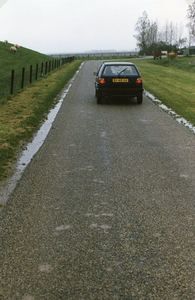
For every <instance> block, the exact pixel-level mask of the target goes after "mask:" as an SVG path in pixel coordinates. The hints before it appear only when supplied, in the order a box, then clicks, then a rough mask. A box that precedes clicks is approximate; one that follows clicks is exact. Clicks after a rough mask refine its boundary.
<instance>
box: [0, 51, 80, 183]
mask: <svg viewBox="0 0 195 300" xmlns="http://www.w3.org/2000/svg"><path fill="white" fill-rule="evenodd" d="M3 46H4V45H3ZM20 50H21V49H20ZM20 50H19V51H20ZM25 51H26V52H28V50H27V49H26V50H25ZM29 51H30V50H29ZM17 54H19V52H18V53H17ZM17 54H16V55H17ZM16 55H15V57H16ZM29 55H30V56H31V60H32V59H34V61H36V62H37V60H38V59H39V61H42V60H43V55H42V54H39V53H37V52H34V51H30V52H29ZM39 55H40V57H39ZM32 56H34V57H33V58H32ZM44 58H45V59H48V57H47V56H44ZM23 59H24V61H26V62H28V63H29V57H28V58H25V57H23ZM23 59H22V60H21V61H20V60H18V61H20V65H19V62H18V61H17V66H19V67H20V69H21V68H22V67H23ZM80 64H81V61H73V62H72V63H70V64H65V65H64V66H63V67H61V68H60V69H58V70H56V71H53V72H52V73H50V74H49V75H47V76H44V78H41V79H40V80H38V81H36V82H34V83H32V84H31V85H28V86H27V87H26V88H25V89H24V90H23V91H21V92H20V93H18V94H17V95H15V96H12V97H8V98H4V99H3V101H2V102H1V104H0V180H3V179H4V178H6V177H7V176H8V175H9V174H10V166H11V164H12V162H13V161H14V159H15V157H16V153H17V151H18V149H19V148H20V147H21V146H22V145H23V144H25V142H27V141H29V139H30V138H32V136H33V134H34V133H35V132H36V131H37V129H38V128H39V127H40V124H41V123H42V121H43V119H44V118H45V117H46V116H47V113H48V112H49V110H50V109H51V108H52V106H54V105H55V103H54V102H55V101H54V99H55V97H56V96H57V95H58V94H59V93H60V92H61V90H62V89H63V87H64V86H65V84H66V83H67V82H68V81H69V80H70V79H71V78H72V77H73V76H74V74H75V72H76V71H77V70H78V68H79V66H80ZM13 65H14V61H13ZM13 65H12V67H13ZM5 67H6V66H4V70H5ZM5 73H6V72H5ZM2 74H3V72H1V76H2ZM4 84H5V85H6V81H5V83H4ZM8 84H9V83H8Z"/></svg>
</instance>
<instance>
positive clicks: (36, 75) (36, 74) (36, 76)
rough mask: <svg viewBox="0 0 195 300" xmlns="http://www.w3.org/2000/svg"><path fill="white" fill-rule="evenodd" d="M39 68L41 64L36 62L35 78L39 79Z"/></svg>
mask: <svg viewBox="0 0 195 300" xmlns="http://www.w3.org/2000/svg"><path fill="white" fill-rule="evenodd" d="M38 69H39V65H38V64H36V73H35V80H37V78H38Z"/></svg>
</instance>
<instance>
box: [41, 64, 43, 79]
mask: <svg viewBox="0 0 195 300" xmlns="http://www.w3.org/2000/svg"><path fill="white" fill-rule="evenodd" d="M41 77H43V63H41Z"/></svg>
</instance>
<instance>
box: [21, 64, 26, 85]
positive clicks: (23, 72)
mask: <svg viewBox="0 0 195 300" xmlns="http://www.w3.org/2000/svg"><path fill="white" fill-rule="evenodd" d="M24 75H25V68H22V82H21V89H23V88H24Z"/></svg>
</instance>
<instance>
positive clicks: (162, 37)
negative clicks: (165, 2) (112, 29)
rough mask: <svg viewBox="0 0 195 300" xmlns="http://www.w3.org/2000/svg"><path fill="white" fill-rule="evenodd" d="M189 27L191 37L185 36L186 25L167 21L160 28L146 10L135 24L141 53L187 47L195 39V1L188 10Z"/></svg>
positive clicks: (148, 53) (147, 53)
mask: <svg viewBox="0 0 195 300" xmlns="http://www.w3.org/2000/svg"><path fill="white" fill-rule="evenodd" d="M187 19H188V23H187V28H188V34H189V37H188V38H186V37H183V31H184V27H185V26H184V25H183V24H182V22H180V24H179V25H178V24H174V23H173V22H168V21H167V22H166V24H165V26H164V27H163V29H161V30H160V29H159V26H158V24H157V22H151V21H150V20H149V18H148V14H147V12H146V11H144V12H143V14H142V16H141V17H139V18H138V21H137V23H136V25H135V30H136V31H137V34H136V35H134V37H135V38H136V40H137V46H138V47H139V49H140V54H146V55H150V54H151V53H152V51H153V50H161V51H163V50H164V51H172V50H174V51H177V50H178V49H182V48H186V46H190V45H191V44H192V43H193V42H194V41H195V1H194V2H193V3H192V5H189V7H188V10H187Z"/></svg>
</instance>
